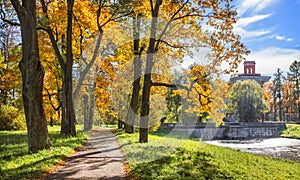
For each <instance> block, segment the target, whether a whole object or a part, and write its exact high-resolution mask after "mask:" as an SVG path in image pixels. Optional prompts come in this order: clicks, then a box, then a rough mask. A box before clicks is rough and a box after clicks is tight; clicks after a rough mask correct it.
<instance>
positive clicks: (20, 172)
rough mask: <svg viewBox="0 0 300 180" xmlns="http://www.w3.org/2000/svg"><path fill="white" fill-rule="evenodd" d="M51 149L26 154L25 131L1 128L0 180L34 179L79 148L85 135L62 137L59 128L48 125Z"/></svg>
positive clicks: (79, 133) (80, 133)
mask: <svg viewBox="0 0 300 180" xmlns="http://www.w3.org/2000/svg"><path fill="white" fill-rule="evenodd" d="M48 130H49V135H50V138H51V148H50V149H47V150H43V151H39V152H38V153H36V154H28V153H27V152H28V146H27V134H26V131H0V179H35V178H38V177H40V176H41V175H43V174H44V173H45V172H47V171H49V170H51V169H52V168H53V167H54V166H55V165H57V164H58V163H59V162H61V161H62V159H64V158H65V157H66V156H67V155H69V154H70V153H72V152H74V148H76V147H80V146H81V145H82V144H83V143H84V142H85V139H86V135H85V134H84V133H82V132H78V133H77V136H76V137H71V138H63V137H62V136H60V127H59V126H54V127H48Z"/></svg>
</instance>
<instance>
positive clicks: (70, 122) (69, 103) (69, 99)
mask: <svg viewBox="0 0 300 180" xmlns="http://www.w3.org/2000/svg"><path fill="white" fill-rule="evenodd" d="M67 5H68V25H67V53H66V56H67V62H66V66H65V67H66V68H65V70H66V74H65V77H64V82H65V86H64V90H65V91H64V93H65V120H64V121H63V123H62V126H61V133H62V134H64V135H66V136H70V135H71V136H75V135H76V130H75V123H76V118H75V111H74V105H73V95H72V94H73V92H72V87H73V84H72V68H73V53H72V20H73V5H74V0H68V1H67Z"/></svg>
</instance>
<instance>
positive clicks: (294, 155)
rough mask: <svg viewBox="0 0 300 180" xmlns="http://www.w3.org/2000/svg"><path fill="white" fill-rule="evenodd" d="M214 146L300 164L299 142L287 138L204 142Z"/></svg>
mask: <svg viewBox="0 0 300 180" xmlns="http://www.w3.org/2000/svg"><path fill="white" fill-rule="evenodd" d="M205 143H208V144H213V145H216V146H222V147H228V148H232V149H238V150H240V151H243V152H249V153H255V154H263V155H268V156H272V157H275V158H282V159H289V160H293V161H297V162H299V163H300V140H298V139H288V138H270V139H251V140H217V141H205Z"/></svg>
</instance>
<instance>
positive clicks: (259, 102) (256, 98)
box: [227, 80, 267, 122]
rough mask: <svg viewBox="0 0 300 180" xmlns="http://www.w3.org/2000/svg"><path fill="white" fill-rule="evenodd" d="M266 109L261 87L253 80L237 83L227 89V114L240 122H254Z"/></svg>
mask: <svg viewBox="0 0 300 180" xmlns="http://www.w3.org/2000/svg"><path fill="white" fill-rule="evenodd" d="M266 109H267V106H266V103H265V102H264V99H263V90H262V87H261V86H260V85H259V84H258V83H257V82H256V81H254V80H245V81H237V82H236V83H235V84H233V85H232V87H231V88H230V89H229V104H228V109H227V112H228V113H229V114H230V115H233V114H236V115H237V116H238V118H239V120H240V121H241V122H256V121H258V119H259V118H260V117H261V115H262V113H263V112H264V111H265V110H266Z"/></svg>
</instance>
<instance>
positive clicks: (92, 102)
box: [88, 74, 96, 130]
mask: <svg viewBox="0 0 300 180" xmlns="http://www.w3.org/2000/svg"><path fill="white" fill-rule="evenodd" d="M95 76H96V74H95ZM95 79H96V78H95ZM95 88H96V82H94V83H93V86H92V89H91V92H90V107H89V121H88V122H89V123H88V128H89V130H91V129H92V128H93V122H94V110H95Z"/></svg>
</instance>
